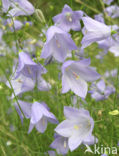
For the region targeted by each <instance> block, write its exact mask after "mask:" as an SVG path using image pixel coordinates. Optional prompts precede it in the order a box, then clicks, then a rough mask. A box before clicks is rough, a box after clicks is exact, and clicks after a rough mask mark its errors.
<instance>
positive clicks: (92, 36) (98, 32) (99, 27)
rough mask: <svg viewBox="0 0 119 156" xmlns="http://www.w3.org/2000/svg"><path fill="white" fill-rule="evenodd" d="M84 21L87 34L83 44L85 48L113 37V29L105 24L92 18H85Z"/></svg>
mask: <svg viewBox="0 0 119 156" xmlns="http://www.w3.org/2000/svg"><path fill="white" fill-rule="evenodd" d="M82 20H83V23H84V27H85V34H84V37H83V39H82V42H81V43H82V47H83V48H85V47H87V46H89V45H90V44H92V43H93V42H96V41H101V40H104V39H107V38H108V37H109V36H111V27H109V26H107V25H105V24H104V23H101V22H98V21H96V20H94V19H92V18H90V17H83V18H82Z"/></svg>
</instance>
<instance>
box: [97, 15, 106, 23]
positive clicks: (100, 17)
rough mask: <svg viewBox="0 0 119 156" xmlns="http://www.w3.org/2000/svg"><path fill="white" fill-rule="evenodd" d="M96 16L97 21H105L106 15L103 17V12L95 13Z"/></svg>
mask: <svg viewBox="0 0 119 156" xmlns="http://www.w3.org/2000/svg"><path fill="white" fill-rule="evenodd" d="M94 18H95V20H96V21H99V22H101V23H105V21H104V17H103V14H102V13H101V14H97V15H95V16H94Z"/></svg>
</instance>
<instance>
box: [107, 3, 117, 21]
mask: <svg viewBox="0 0 119 156" xmlns="http://www.w3.org/2000/svg"><path fill="white" fill-rule="evenodd" d="M105 12H106V13H107V14H108V16H110V17H111V18H117V17H119V6H118V5H111V6H109V7H107V8H105Z"/></svg>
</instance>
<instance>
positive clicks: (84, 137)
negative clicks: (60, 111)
mask: <svg viewBox="0 0 119 156" xmlns="http://www.w3.org/2000/svg"><path fill="white" fill-rule="evenodd" d="M64 115H65V117H66V120H64V121H63V122H61V123H60V124H59V125H58V126H57V127H56V129H55V131H56V132H57V133H58V134H59V135H61V136H63V137H66V138H68V146H69V149H70V150H71V151H73V150H75V149H76V148H77V147H78V146H79V145H81V144H82V143H86V142H87V143H93V144H94V143H95V142H97V141H95V140H96V139H95V137H94V136H93V135H92V131H93V128H94V121H93V119H92V117H90V115H89V112H88V111H87V110H85V109H76V108H73V107H68V106H67V107H64Z"/></svg>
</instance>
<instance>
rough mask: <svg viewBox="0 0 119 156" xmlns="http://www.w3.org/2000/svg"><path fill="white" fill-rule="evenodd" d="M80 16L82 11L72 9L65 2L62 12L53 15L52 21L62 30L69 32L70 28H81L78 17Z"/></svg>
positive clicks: (77, 29)
mask: <svg viewBox="0 0 119 156" xmlns="http://www.w3.org/2000/svg"><path fill="white" fill-rule="evenodd" d="M82 16H83V12H82V11H72V9H71V8H70V7H69V6H68V5H67V4H65V5H64V8H63V10H62V12H61V13H60V14H58V15H56V16H54V17H53V21H54V23H55V25H56V26H58V27H60V28H61V29H63V30H64V31H67V32H69V31H70V30H71V29H72V30H74V31H79V30H80V29H81V25H80V19H81V18H82Z"/></svg>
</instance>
